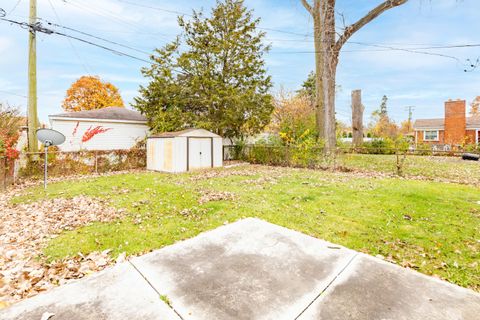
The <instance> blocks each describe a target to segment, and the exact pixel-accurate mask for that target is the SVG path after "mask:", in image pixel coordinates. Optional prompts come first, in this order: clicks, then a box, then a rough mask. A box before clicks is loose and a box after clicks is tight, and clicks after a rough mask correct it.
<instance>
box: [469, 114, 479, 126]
mask: <svg viewBox="0 0 480 320" xmlns="http://www.w3.org/2000/svg"><path fill="white" fill-rule="evenodd" d="M467 127H476V128H480V116H475V117H468V118H467Z"/></svg>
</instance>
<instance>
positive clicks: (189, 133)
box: [149, 128, 220, 138]
mask: <svg viewBox="0 0 480 320" xmlns="http://www.w3.org/2000/svg"><path fill="white" fill-rule="evenodd" d="M174 137H202V138H220V136H219V135H218V134H215V133H213V132H210V131H208V130H205V129H196V128H191V129H185V130H181V131H174V132H163V133H159V134H154V135H152V136H150V137H149V138H174Z"/></svg>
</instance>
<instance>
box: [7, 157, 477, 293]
mask: <svg viewBox="0 0 480 320" xmlns="http://www.w3.org/2000/svg"><path fill="white" fill-rule="evenodd" d="M352 161H353V160H352ZM476 174H477V175H478V173H476ZM222 192H230V193H231V194H225V193H222ZM76 195H87V196H93V197H99V198H105V199H109V201H110V202H111V204H112V205H113V206H115V207H118V208H126V209H127V211H128V212H129V214H128V216H127V217H126V218H124V219H123V220H121V221H116V222H113V223H95V224H93V225H90V226H87V227H83V228H80V229H77V230H74V231H67V232H64V233H62V234H61V235H60V236H58V237H57V238H55V239H52V240H51V241H50V242H49V245H48V247H47V248H46V249H45V254H46V255H47V256H49V257H50V258H51V259H56V258H62V257H65V256H67V255H75V254H77V253H78V252H82V253H84V254H87V253H89V252H92V251H97V250H104V249H112V250H113V252H114V253H117V254H118V253H121V252H124V251H125V252H127V253H128V254H140V253H143V252H147V251H149V250H152V249H157V248H160V247H162V246H165V245H168V244H172V243H174V242H175V241H177V240H181V239H185V238H190V237H193V236H195V235H197V234H198V233H200V232H202V231H205V230H209V229H213V228H215V227H218V226H220V225H222V224H224V223H226V222H233V221H235V220H238V219H241V218H243V217H258V218H261V219H264V220H266V221H269V222H272V223H275V224H278V225H282V226H285V227H288V228H291V229H295V230H298V231H300V232H304V233H306V234H309V235H312V236H314V237H317V238H322V239H325V240H328V241H331V242H334V243H338V244H341V245H344V246H346V247H349V248H352V249H355V250H360V251H363V252H366V253H369V254H372V255H383V256H384V257H386V258H387V259H391V260H393V261H395V262H396V263H398V264H401V265H404V266H409V267H411V268H415V269H417V270H419V271H420V272H423V273H426V274H430V275H432V274H434V275H437V276H440V277H442V278H444V279H447V280H449V281H451V282H454V283H457V284H459V285H461V286H464V287H470V288H472V289H474V290H477V291H480V264H479V261H480V192H479V190H478V188H477V187H474V186H466V185H458V184H448V183H438V182H431V181H414V180H405V179H393V178H392V179H390V178H388V179H387V178H384V179H380V178H371V177H363V176H361V175H354V174H348V173H331V172H322V171H312V170H306V169H305V170H304V169H291V168H270V167H261V166H242V167H236V168H230V169H219V170H215V171H208V172H197V173H190V174H178V175H169V174H162V173H150V172H144V173H135V174H133V173H132V174H123V175H115V176H110V177H99V178H94V179H89V180H81V181H80V180H79V181H75V182H72V181H66V182H60V183H55V184H51V185H50V186H49V190H48V192H46V193H45V192H44V191H43V190H42V189H41V188H40V187H36V188H32V189H27V190H26V191H25V194H24V195H21V196H18V197H16V198H14V199H13V200H12V201H14V202H29V201H35V200H38V199H42V198H45V197H66V198H69V197H73V196H76ZM232 196H233V198H232ZM219 198H224V200H219ZM208 200H213V201H208Z"/></svg>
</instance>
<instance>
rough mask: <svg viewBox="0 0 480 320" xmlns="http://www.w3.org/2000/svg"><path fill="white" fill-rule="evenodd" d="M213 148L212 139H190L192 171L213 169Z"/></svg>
mask: <svg viewBox="0 0 480 320" xmlns="http://www.w3.org/2000/svg"><path fill="white" fill-rule="evenodd" d="M212 147H213V146H212V139H210V138H193V137H192V138H189V139H188V164H189V165H188V167H189V169H190V170H191V169H200V168H210V167H212Z"/></svg>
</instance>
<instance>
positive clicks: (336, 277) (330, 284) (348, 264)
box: [295, 253, 359, 320]
mask: <svg viewBox="0 0 480 320" xmlns="http://www.w3.org/2000/svg"><path fill="white" fill-rule="evenodd" d="M358 255H359V254H358V253H356V254H355V255H354V256H353V257H352V258H351V259H350V260H348V262H347V263H346V264H345V266H344V267H343V268H342V269H341V270H340V271H339V272H338V273H337V274H336V275H335V277H333V279H332V280H331V281H330V282H329V283H328V284H327V285H326V286H325V288H323V289H322V291H320V293H319V294H318V295H317V296H316V297H315V299H313V300H312V301H311V302H310V303H309V304H308V305H307V307H306V308H305V309H303V310H302V312H300V314H299V315H298V316H296V317H295V320H297V319H298V318H300V316H301V315H302V314H303V313H304V312H305V311H307V309H308V308H310V306H311V305H312V304H313V303H314V302H315V301H317V299H318V298H320V296H321V295H322V294H323V293H324V292H325V291H327V289H328V288H330V287H331V286H332V284H333V283H334V282H335V280H337V279H338V277H340V275H341V274H342V273H343V272H344V271H345V270H346V269H347V268H348V266H350V264H351V263H352V262H353V260H355V258H356V257H357V256H358Z"/></svg>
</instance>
